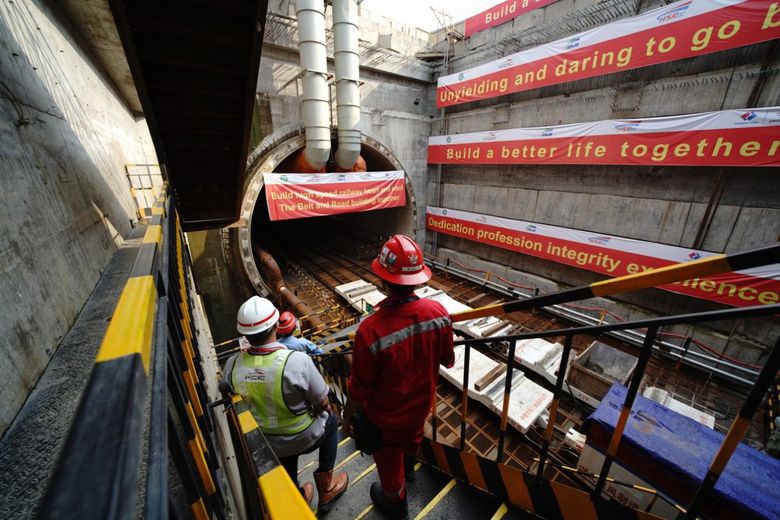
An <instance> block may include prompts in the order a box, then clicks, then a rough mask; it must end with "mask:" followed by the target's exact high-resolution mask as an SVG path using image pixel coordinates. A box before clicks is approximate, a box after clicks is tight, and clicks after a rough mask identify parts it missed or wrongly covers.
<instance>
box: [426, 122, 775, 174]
mask: <svg viewBox="0 0 780 520" xmlns="http://www.w3.org/2000/svg"><path fill="white" fill-rule="evenodd" d="M428 162H429V163H431V164H634V165H668V166H778V165H780V107H771V108H756V109H754V110H751V111H747V112H746V111H744V110H724V111H722V112H706V113H703V114H690V115H684V116H671V117H655V118H651V119H641V120H639V119H633V120H625V121H616V120H607V121H596V122H593V123H576V124H571V125H561V126H556V127H553V128H539V127H536V128H515V129H512V130H496V131H490V132H475V133H470V134H459V135H450V136H447V137H446V139H445V138H444V137H443V136H433V137H430V138H429V139H428Z"/></svg>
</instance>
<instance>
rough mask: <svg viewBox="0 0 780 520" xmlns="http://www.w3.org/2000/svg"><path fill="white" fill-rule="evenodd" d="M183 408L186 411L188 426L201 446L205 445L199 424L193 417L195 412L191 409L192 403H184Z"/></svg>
mask: <svg viewBox="0 0 780 520" xmlns="http://www.w3.org/2000/svg"><path fill="white" fill-rule="evenodd" d="M184 409H185V410H186V412H187V418H188V419H189V421H190V426H191V427H192V431H194V432H195V437H196V438H197V439H198V441H199V442H200V444H201V445H202V446H205V445H206V443H205V442H204V440H203V433H202V432H201V431H200V425H199V424H198V420H197V419H196V418H195V412H193V411H192V405H190V403H189V401H187V402H186V403H184Z"/></svg>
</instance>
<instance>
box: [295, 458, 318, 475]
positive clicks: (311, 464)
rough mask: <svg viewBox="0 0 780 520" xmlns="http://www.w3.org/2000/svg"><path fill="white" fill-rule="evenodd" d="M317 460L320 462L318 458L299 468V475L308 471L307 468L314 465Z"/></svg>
mask: <svg viewBox="0 0 780 520" xmlns="http://www.w3.org/2000/svg"><path fill="white" fill-rule="evenodd" d="M315 462H318V461H316V460H313V461H311V462H309V463H308V464H306V465H305V466H304V467H302V468H301V469H299V470H298V475H300V474H301V473H303V472H304V471H306V470H307V469H309V468H310V467H312V466H314V464H315Z"/></svg>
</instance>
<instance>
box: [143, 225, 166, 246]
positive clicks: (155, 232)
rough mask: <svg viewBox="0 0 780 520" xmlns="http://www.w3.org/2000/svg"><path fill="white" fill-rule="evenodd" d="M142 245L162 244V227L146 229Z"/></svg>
mask: <svg viewBox="0 0 780 520" xmlns="http://www.w3.org/2000/svg"><path fill="white" fill-rule="evenodd" d="M143 243H144V244H160V243H162V226H161V225H159V224H156V225H154V226H149V227H148V228H146V233H144V241H143Z"/></svg>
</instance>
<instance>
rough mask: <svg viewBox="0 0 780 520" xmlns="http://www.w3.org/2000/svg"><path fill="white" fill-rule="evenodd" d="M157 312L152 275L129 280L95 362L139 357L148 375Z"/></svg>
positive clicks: (155, 290) (155, 292) (155, 291)
mask: <svg viewBox="0 0 780 520" xmlns="http://www.w3.org/2000/svg"><path fill="white" fill-rule="evenodd" d="M156 309H157V289H155V287H154V279H153V278H152V276H151V275H149V276H137V277H134V278H130V279H128V280H127V283H126V284H125V288H124V289H123V290H122V294H121V296H120V297H119V302H118V303H117V304H116V309H114V314H113V315H112V316H111V323H110V324H109V325H108V329H107V330H106V335H105V337H104V338H103V343H101V345H100V350H98V353H97V358H96V359H95V362H96V363H102V362H104V361H110V360H112V359H117V358H121V357H124V356H130V355H132V354H140V355H141V361H142V362H143V365H144V371H145V372H146V373H147V374H148V373H149V357H150V356H151V353H152V332H153V330H154V315H155V311H156Z"/></svg>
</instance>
